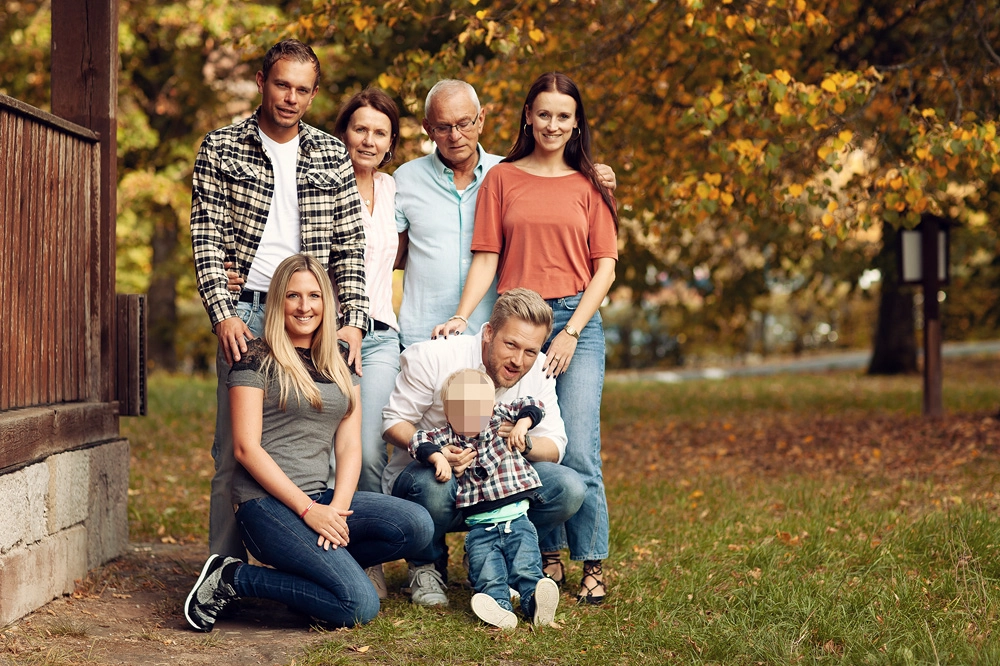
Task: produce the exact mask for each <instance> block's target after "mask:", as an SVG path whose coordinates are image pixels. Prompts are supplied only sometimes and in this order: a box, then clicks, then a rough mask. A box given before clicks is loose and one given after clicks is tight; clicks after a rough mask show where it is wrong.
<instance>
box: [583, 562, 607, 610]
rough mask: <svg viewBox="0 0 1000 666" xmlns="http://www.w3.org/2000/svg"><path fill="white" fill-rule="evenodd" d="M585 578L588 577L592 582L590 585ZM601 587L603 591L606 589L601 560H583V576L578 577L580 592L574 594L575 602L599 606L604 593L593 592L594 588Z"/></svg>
mask: <svg viewBox="0 0 1000 666" xmlns="http://www.w3.org/2000/svg"><path fill="white" fill-rule="evenodd" d="M598 576H600V578H598ZM587 578H590V580H591V582H592V583H593V584H592V585H588V584H587ZM601 587H603V588H604V589H605V591H607V589H608V588H607V585H605V583H604V570H603V569H602V568H601V560H584V562H583V577H582V578H581V579H580V594H578V595H576V600H577V602H579V603H581V604H589V605H591V606H599V605H600V604H602V603H604V596H605V595H603V594H601V595H597V594H594V590H596V589H598V588H601Z"/></svg>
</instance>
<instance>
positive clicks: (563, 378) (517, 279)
mask: <svg viewBox="0 0 1000 666" xmlns="http://www.w3.org/2000/svg"><path fill="white" fill-rule="evenodd" d="M519 127H520V130H521V131H520V132H519V133H518V137H517V141H516V143H515V144H514V147H513V148H511V150H510V152H509V153H508V155H507V157H506V158H505V159H504V160H503V162H502V163H500V164H498V165H497V166H495V167H493V169H491V170H490V172H489V173H488V174H487V175H486V178H485V179H484V181H483V184H482V186H481V187H480V191H479V199H478V200H477V202H476V227H475V232H474V234H473V238H472V251H473V253H474V256H473V259H472V266H471V267H470V269H469V275H468V278H467V280H466V282H465V287H464V289H463V291H462V300H461V302H460V303H459V305H458V309H457V310H456V311H455V316H454V317H452V318H451V319H449V320H448V321H447V322H445V323H444V324H442V325H440V326H438V327H437V328H435V329H434V335H448V334H452V333H461V332H462V331H464V330H465V328H466V326H467V322H468V317H469V315H470V314H471V313H472V311H473V309H474V308H475V307H476V304H477V303H479V300H480V299H481V298H482V297H483V296H484V295H485V294H486V291H487V290H488V289H489V287H490V284H491V283H492V281H493V278H494V276H495V275H498V274H499V281H498V284H497V291H499V292H500V293H503V292H505V291H507V290H509V289H511V288H513V287H527V288H529V289H533V290H535V291H537V292H538V293H540V294H541V295H542V297H543V298H545V300H546V302H547V303H548V304H549V305H550V306H551V307H552V311H553V319H554V326H553V329H552V334H551V335H550V336H549V338H548V340H547V341H546V343H545V345H544V346H543V347H542V351H543V352H544V353H545V356H546V358H545V366H544V367H545V370H546V372H547V373H548V374H549V375H551V376H554V377H556V394H557V395H558V399H559V409H560V410H561V411H562V416H563V420H564V421H565V423H566V434H567V436H568V439H569V442H568V444H567V446H566V454H565V456H564V458H563V460H562V463H563V464H564V465H567V466H568V467H570V468H572V469H574V470H576V471H577V472H578V473H579V474H580V477H581V478H582V479H583V481H584V483H586V485H587V493H586V497H585V499H584V502H583V506H582V507H580V510H579V511H578V512H577V513H576V515H575V516H573V517H572V518H570V519H569V520H568V521H566V524H565V526H566V530H565V534H566V541H567V542H568V545H569V549H570V557H571V558H572V559H574V560H583V578H582V580H581V581H580V593H579V595H578V597H579V599H580V601H581V602H585V603H590V604H598V603H601V602H602V601H603V600H604V596H605V582H604V575H603V571H602V568H601V562H602V560H603V559H604V558H606V557H607V556H608V506H607V500H606V498H605V493H604V479H603V474H602V471H601V421H600V411H601V391H602V387H603V384H604V330H603V328H602V326H601V315H600V312H598V308H599V307H600V305H601V302H602V301H603V300H604V298H605V297H606V296H607V294H608V290H609V289H610V288H611V285H612V283H613V282H614V279H615V263H616V262H617V260H618V243H617V231H618V213H617V211H616V208H615V201H614V198H613V197H612V196H611V193H610V191H609V190H608V188H607V187H605V186H604V185H603V184H602V183H601V181H600V180H599V179H598V177H597V171H596V169H595V168H594V163H593V161H592V160H591V157H590V128H589V126H588V124H587V116H586V114H585V113H584V109H583V100H582V98H581V95H580V90H579V88H578V87H577V85H576V84H575V83H574V82H573V81H572V80H571V79H570V78H569V77H568V76H566V75H565V74H560V73H558V72H549V73H547V74H543V75H542V76H540V77H538V79H536V80H535V82H534V83H533V84H532V85H531V88H530V89H529V91H528V96H527V99H526V100H525V102H524V106H523V108H522V111H521V122H520V125H519ZM564 545H566V543H565V542H562V540H561V539H559V538H558V537H555V538H553V537H548V538H546V539H545V540H544V542H543V543H542V544H541V546H542V551H543V557H544V560H545V570H546V574H548V575H550V576H551V577H553V578H554V579H555V580H557V581H558V582H561V580H562V577H563V572H562V563H561V561H560V560H559V553H558V549H559V548H560V547H562V546H564Z"/></svg>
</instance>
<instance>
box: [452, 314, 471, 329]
mask: <svg viewBox="0 0 1000 666" xmlns="http://www.w3.org/2000/svg"><path fill="white" fill-rule="evenodd" d="M452 319H461V320H462V321H463V322H465V325H466V326H468V325H469V320H468V319H466V318H465V317H463V316H462V315H452V316H450V317H448V321H451V320H452Z"/></svg>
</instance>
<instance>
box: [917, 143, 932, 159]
mask: <svg viewBox="0 0 1000 666" xmlns="http://www.w3.org/2000/svg"><path fill="white" fill-rule="evenodd" d="M930 154H931V151H930V149H929V148H927V147H926V146H923V147H920V148H917V150H916V155H917V159H918V160H926V159H927V158H928V157H930Z"/></svg>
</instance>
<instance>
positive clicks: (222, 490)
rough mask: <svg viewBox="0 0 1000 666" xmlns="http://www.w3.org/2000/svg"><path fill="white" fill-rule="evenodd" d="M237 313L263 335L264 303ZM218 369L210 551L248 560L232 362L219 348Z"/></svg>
mask: <svg viewBox="0 0 1000 666" xmlns="http://www.w3.org/2000/svg"><path fill="white" fill-rule="evenodd" d="M236 314H237V315H239V318H240V319H242V320H243V323H244V324H246V325H247V327H248V328H249V329H250V332H251V333H253V334H254V337H258V338H259V337H260V336H262V335H263V334H264V304H263V303H260V302H256V301H255V302H254V303H243V302H237V303H236ZM215 370H216V373H217V374H218V378H219V383H218V386H217V387H216V391H215V398H216V403H217V408H216V412H215V440H214V441H213V442H212V458H213V459H214V460H215V476H213V477H212V496H211V501H210V503H209V511H208V548H209V552H212V553H218V554H219V555H222V556H224V557H238V558H239V559H241V560H245V559H247V550H246V548H244V547H243V540H242V539H241V538H240V531H239V529H238V528H237V527H236V516H235V515H234V513H233V470H235V469H236V458H235V457H234V456H233V422H232V419H231V418H230V416H229V388H228V387H227V386H226V380H227V379H228V378H229V364H228V363H226V357H225V356H223V354H222V348H221V347H219V348H218V350H217V351H216V354H215Z"/></svg>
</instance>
